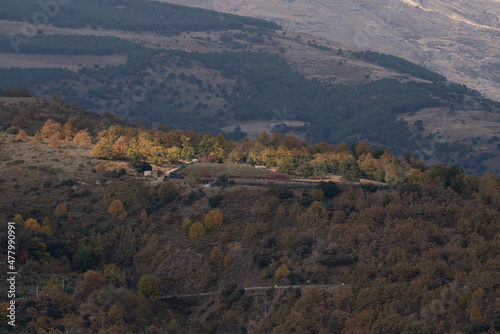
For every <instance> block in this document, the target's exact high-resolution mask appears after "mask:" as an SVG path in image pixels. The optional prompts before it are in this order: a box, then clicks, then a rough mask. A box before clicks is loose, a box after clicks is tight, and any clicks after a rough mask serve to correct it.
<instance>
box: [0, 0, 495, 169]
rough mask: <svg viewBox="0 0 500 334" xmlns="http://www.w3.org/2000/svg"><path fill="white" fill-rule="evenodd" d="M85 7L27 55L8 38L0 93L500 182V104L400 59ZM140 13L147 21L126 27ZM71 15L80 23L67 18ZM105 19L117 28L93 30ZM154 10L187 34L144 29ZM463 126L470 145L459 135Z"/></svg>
mask: <svg viewBox="0 0 500 334" xmlns="http://www.w3.org/2000/svg"><path fill="white" fill-rule="evenodd" d="M29 3H30V2H26V3H21V2H15V1H10V2H7V7H5V8H6V9H5V11H4V12H2V13H0V14H1V15H0V17H3V18H5V20H4V21H2V24H0V31H2V32H4V33H9V32H11V31H12V30H13V31H22V29H23V25H24V24H25V23H23V22H16V21H10V20H16V19H19V15H20V13H21V10H22V5H23V4H24V5H25V6H27V8H29V11H28V12H30V11H31V12H32V11H36V9H37V7H36V6H34V7H33V6H32V4H31V5H29ZM118 3H121V5H118ZM74 6H76V7H74ZM81 6H82V5H76V4H72V5H70V6H69V7H64V8H63V7H62V8H61V10H60V13H59V15H58V16H57V19H54V21H53V22H51V23H52V24H51V25H44V26H43V27H42V28H43V29H39V31H38V32H37V34H36V35H34V36H30V38H29V40H28V41H27V42H26V43H25V42H20V43H19V44H15V45H16V47H17V51H18V53H13V45H12V43H11V40H10V39H9V38H10V37H9V35H2V36H0V52H1V53H0V66H1V67H4V68H2V69H0V74H1V76H0V89H7V88H14V89H15V88H27V89H28V90H29V91H31V92H32V93H33V94H34V95H37V96H43V97H46V98H50V97H51V96H52V94H53V93H54V92H60V93H61V94H62V98H63V99H64V100H66V101H68V102H71V103H74V104H75V105H76V106H77V107H79V108H86V109H88V110H91V111H94V112H99V113H103V112H106V111H109V112H111V113H113V114H114V115H117V116H119V117H121V118H122V119H123V120H125V121H131V122H133V121H144V122H145V123H146V124H148V125H152V126H158V125H160V124H163V125H166V126H167V127H169V128H181V129H194V130H196V131H208V132H210V133H212V134H214V135H216V134H217V133H218V132H220V131H224V133H225V134H226V135H227V136H228V137H231V138H234V139H240V138H243V137H244V136H245V135H251V136H255V135H256V134H257V133H259V132H260V131H262V130H265V131H268V132H269V133H271V132H278V133H289V134H293V135H295V136H297V137H299V138H301V139H302V140H307V141H309V142H310V143H314V142H321V141H326V142H330V143H335V142H341V141H344V142H346V143H347V144H349V145H350V144H352V143H356V142H358V141H365V142H368V143H369V144H371V145H372V146H374V147H386V148H389V149H391V150H393V151H394V152H396V153H397V154H398V156H400V157H401V156H402V155H403V154H404V153H406V152H407V151H413V152H414V154H415V155H416V156H418V157H419V158H422V159H424V160H425V161H427V162H429V163H435V162H443V163H446V164H448V165H452V164H458V165H460V166H462V167H463V168H465V169H466V170H467V171H468V172H472V173H476V174H478V175H480V174H482V173H484V172H485V171H487V170H488V171H491V172H494V173H500V170H498V166H499V164H498V162H499V161H498V159H499V158H498V147H499V146H498V143H497V142H496V138H497V137H498V133H499V132H500V128H499V123H498V117H497V116H496V115H497V113H498V111H499V110H500V106H499V104H498V103H496V102H494V101H491V100H488V99H486V98H484V97H482V96H481V95H480V94H479V93H478V92H476V91H474V90H470V89H468V88H467V87H464V86H461V85H457V84H454V83H448V82H447V80H446V78H445V77H443V76H442V75H440V74H437V73H435V72H432V71H430V70H428V69H426V68H424V67H421V66H418V65H415V64H412V63H410V62H408V61H406V60H404V59H402V58H397V57H393V56H388V55H385V54H378V53H374V52H369V51H367V52H356V51H350V50H348V47H346V46H344V45H342V44H339V43H337V42H333V41H330V40H327V39H325V38H319V37H316V36H314V35H309V34H304V33H296V32H292V31H282V30H279V29H280V28H279V27H278V26H277V25H276V24H272V23H270V22H267V21H263V20H257V19H250V18H245V17H239V16H231V15H228V16H227V17H226V16H224V15H222V14H220V13H216V12H211V11H201V10H197V9H192V8H191V9H190V8H188V7H182V6H172V5H168V4H160V3H152V2H144V3H142V2H137V3H135V2H134V3H129V2H127V1H122V2H119V1H111V2H106V3H101V2H98V1H91V2H88V3H86V4H85V5H84V7H81ZM120 6H121V7H120ZM122 7H123V8H122ZM131 10H134V11H137V13H138V15H137V17H136V18H134V20H130V21H126V18H127V17H129V14H130V11H131ZM71 11H76V12H78V15H77V16H78V19H75V20H73V21H71V20H70V19H68V17H69V16H68V15H70V14H69V13H70V12H71ZM99 11H102V12H103V13H108V14H109V15H111V13H113V15H115V16H116V18H117V20H113V21H109V22H107V21H103V20H101V19H99V16H95V17H94V18H89V15H90V14H89V13H95V12H99ZM152 11H154V12H157V15H160V16H161V15H164V16H165V17H167V16H168V15H170V16H168V17H171V19H172V20H173V22H177V21H175V20H181V18H184V20H185V22H184V24H183V25H178V27H181V28H182V29H181V28H179V29H180V30H172V29H171V27H170V26H169V25H168V24H164V21H163V20H159V21H158V23H157V24H156V23H155V24H154V25H147V24H146V21H148V20H149V19H148V16H147V15H148V13H149V12H152ZM31 12H30V13H31ZM155 15H156V14H155ZM220 15H222V16H220ZM215 17H217V19H215ZM119 18H121V19H120V20H118V19H119ZM201 18H203V19H201ZM124 20H125V21H124ZM70 21H71V22H70ZM82 22H89V24H88V25H84V24H83V23H82ZM125 22H126V23H125ZM189 22H190V23H189ZM208 22H214V25H213V26H210V24H209V23H208ZM188 23H189V24H188ZM201 23H203V24H201ZM176 26H177V25H176ZM207 27H210V29H209V30H207V29H208V28H207ZM21 37H22V36H21ZM13 64H15V65H16V66H17V68H8V67H10V66H12V65H13ZM55 64H57V65H55ZM55 66H57V67H58V68H57V69H56V68H55ZM429 111H436V112H435V114H434V115H433V120H435V118H436V117H437V118H438V119H439V122H436V123H434V124H438V123H439V124H440V126H439V127H437V126H434V125H430V126H424V127H423V128H422V125H418V124H420V122H424V121H425V122H426V125H427V123H428V121H427V119H429V115H428V113H429ZM469 115H474V116H471V117H468V116H469ZM457 122H460V126H459V129H460V132H461V133H462V135H460V136H456V135H449V134H448V130H450V131H452V132H453V131H454V130H453V129H455V128H456V129H458V128H457V127H456V124H457ZM441 125H442V127H441ZM422 129H423V130H422ZM442 132H444V133H445V135H443V133H442ZM463 133H467V134H468V135H463Z"/></svg>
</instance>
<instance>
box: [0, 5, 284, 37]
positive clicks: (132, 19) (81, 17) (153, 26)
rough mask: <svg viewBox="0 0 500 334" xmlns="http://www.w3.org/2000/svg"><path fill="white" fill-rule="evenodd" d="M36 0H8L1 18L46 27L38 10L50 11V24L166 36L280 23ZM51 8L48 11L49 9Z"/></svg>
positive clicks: (194, 11)
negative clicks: (186, 32) (154, 33)
mask: <svg viewBox="0 0 500 334" xmlns="http://www.w3.org/2000/svg"><path fill="white" fill-rule="evenodd" d="M47 3H48V4H49V6H41V4H42V5H43V4H46V3H45V2H43V1H33V0H5V1H3V2H2V10H1V11H0V18H1V19H8V20H14V21H23V18H28V21H29V22H30V23H32V22H33V23H34V25H40V26H43V24H47V22H42V23H43V24H41V22H39V21H38V20H40V16H39V15H36V14H37V13H45V12H48V15H50V24H53V25H54V26H56V27H64V28H82V27H86V26H90V27H92V28H93V29H97V28H103V29H119V30H127V31H134V32H140V31H151V32H156V33H160V34H164V35H167V36H170V35H177V34H179V33H181V32H184V31H206V30H226V29H241V28H243V26H244V25H250V26H255V27H262V28H266V29H267V28H269V29H278V28H279V26H278V25H277V24H274V23H271V22H269V21H265V20H259V19H254V18H250V17H244V16H237V15H231V14H222V13H217V12H214V11H210V10H205V9H199V8H191V7H185V6H179V5H174V4H169V3H161V2H154V1H147V0H104V1H101V0H87V1H64V4H61V5H59V4H56V5H54V4H53V3H50V2H47ZM46 8H48V10H47V9H46Z"/></svg>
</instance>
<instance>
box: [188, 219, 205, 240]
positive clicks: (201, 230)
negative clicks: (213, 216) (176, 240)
mask: <svg viewBox="0 0 500 334" xmlns="http://www.w3.org/2000/svg"><path fill="white" fill-rule="evenodd" d="M205 234H206V231H205V227H203V224H202V223H199V222H197V223H194V224H193V225H191V227H190V228H189V237H190V238H193V239H194V238H199V237H202V236H204V235H205Z"/></svg>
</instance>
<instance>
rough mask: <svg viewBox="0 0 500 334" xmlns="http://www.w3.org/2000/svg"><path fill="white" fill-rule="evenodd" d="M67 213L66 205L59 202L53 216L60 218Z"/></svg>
mask: <svg viewBox="0 0 500 334" xmlns="http://www.w3.org/2000/svg"><path fill="white" fill-rule="evenodd" d="M67 213H68V207H67V205H66V203H64V202H61V203H59V204H58V205H57V207H56V210H55V211H54V214H55V215H56V216H62V215H65V214H67Z"/></svg>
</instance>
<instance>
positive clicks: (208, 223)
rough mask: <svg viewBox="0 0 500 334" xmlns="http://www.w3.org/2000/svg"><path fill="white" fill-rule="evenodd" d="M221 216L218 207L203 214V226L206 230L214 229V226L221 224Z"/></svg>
mask: <svg viewBox="0 0 500 334" xmlns="http://www.w3.org/2000/svg"><path fill="white" fill-rule="evenodd" d="M222 223H223V217H222V213H221V212H220V211H219V209H216V210H212V211H210V212H209V213H207V214H206V216H205V228H206V229H207V230H211V229H214V228H216V227H219V226H222Z"/></svg>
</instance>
